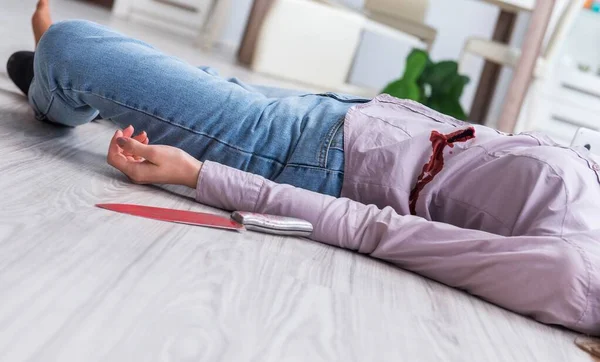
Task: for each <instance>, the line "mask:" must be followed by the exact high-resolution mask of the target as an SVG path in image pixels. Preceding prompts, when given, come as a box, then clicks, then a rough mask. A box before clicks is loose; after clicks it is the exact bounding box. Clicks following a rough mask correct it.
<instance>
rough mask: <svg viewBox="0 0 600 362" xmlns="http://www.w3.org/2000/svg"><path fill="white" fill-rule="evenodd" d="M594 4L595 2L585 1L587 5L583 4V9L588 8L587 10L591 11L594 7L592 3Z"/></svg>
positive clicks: (591, 0)
mask: <svg viewBox="0 0 600 362" xmlns="http://www.w3.org/2000/svg"><path fill="white" fill-rule="evenodd" d="M593 2H594V1H593V0H585V3H584V4H583V7H584V8H586V9H589V8H591V7H592V3H593Z"/></svg>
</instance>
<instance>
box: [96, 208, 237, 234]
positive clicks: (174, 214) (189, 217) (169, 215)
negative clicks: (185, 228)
mask: <svg viewBox="0 0 600 362" xmlns="http://www.w3.org/2000/svg"><path fill="white" fill-rule="evenodd" d="M96 206H97V207H100V208H102V209H106V210H111V211H116V212H120V213H122V214H129V215H134V216H141V217H145V218H148V219H154V220H160V221H168V222H176V223H180V224H189V225H197V226H207V227H211V228H217V229H228V230H239V231H241V230H244V226H243V225H242V224H240V223H238V222H235V221H233V220H231V219H229V218H226V217H223V216H218V215H213V214H207V213H204V212H195V211H187V210H174V209H164V208H162V207H152V206H142V205H131V204H97V205H96Z"/></svg>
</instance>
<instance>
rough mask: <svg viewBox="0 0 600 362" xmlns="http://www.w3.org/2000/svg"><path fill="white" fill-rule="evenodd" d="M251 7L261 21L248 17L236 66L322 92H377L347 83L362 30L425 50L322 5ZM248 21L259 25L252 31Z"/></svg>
mask: <svg viewBox="0 0 600 362" xmlns="http://www.w3.org/2000/svg"><path fill="white" fill-rule="evenodd" d="M257 3H259V1H257V2H256V3H255V7H254V9H253V11H255V16H260V17H262V19H261V20H260V21H258V22H257V21H256V19H255V20H254V21H253V20H252V19H250V21H249V25H248V28H247V30H250V31H254V32H255V34H253V36H252V38H249V36H248V34H246V37H245V39H244V41H247V42H249V43H248V44H244V43H242V45H241V47H240V52H239V54H240V56H241V57H243V58H241V59H240V61H241V62H243V63H247V64H249V65H250V67H251V69H252V70H254V71H257V72H261V73H264V74H269V75H273V76H277V77H281V78H285V79H289V80H295V81H299V82H302V83H305V84H308V85H313V86H318V87H321V88H323V89H326V90H334V91H340V92H344V93H353V94H356V95H363V96H374V95H375V94H376V93H377V90H373V89H366V88H364V87H357V86H353V85H351V84H349V83H348V81H347V79H348V75H349V73H350V70H351V68H352V64H353V59H354V57H355V55H356V51H357V49H358V46H359V44H360V40H361V34H362V32H363V31H365V30H369V31H373V32H376V33H379V34H385V35H386V36H388V37H391V38H393V39H395V40H398V41H400V42H402V43H405V44H410V46H411V47H415V48H421V49H423V48H426V47H427V44H426V43H424V42H423V41H421V40H420V38H418V37H415V36H413V35H410V34H405V33H403V32H400V31H398V30H397V29H396V28H393V27H391V26H389V25H386V24H382V23H379V22H376V21H373V20H372V19H370V18H369V17H367V16H365V15H364V14H362V13H360V12H357V11H354V10H351V9H348V8H346V7H342V6H338V5H336V4H332V3H330V2H328V1H327V2H325V1H312V0H276V1H274V2H272V3H271V4H267V6H268V9H265V8H263V6H262V5H256V4H257ZM263 4H266V2H265V3H263ZM259 12H260V14H258V13H259ZM251 17H252V15H251ZM253 23H259V24H260V27H259V28H253V25H252V24H253ZM250 46H251V47H252V49H250Z"/></svg>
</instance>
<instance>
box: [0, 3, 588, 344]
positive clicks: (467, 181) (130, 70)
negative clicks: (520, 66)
mask: <svg viewBox="0 0 600 362" xmlns="http://www.w3.org/2000/svg"><path fill="white" fill-rule="evenodd" d="M45 1H46V0H42V1H40V4H39V7H38V10H37V11H36V14H35V15H34V19H33V20H34V21H33V23H34V32H35V34H36V39H37V40H39V44H38V45H37V50H36V52H35V59H34V58H33V54H32V53H18V54H15V55H14V56H13V57H12V58H11V60H10V61H9V64H8V68H9V73H10V75H11V78H12V79H14V80H15V83H17V85H18V86H19V87H20V88H21V89H22V90H23V91H24V92H26V93H28V97H29V101H30V103H31V105H32V107H33V109H34V110H35V112H36V115H37V117H38V118H39V119H41V120H47V121H50V122H55V123H61V124H64V125H68V126H78V125H81V124H85V123H87V122H90V121H91V120H93V119H94V118H96V117H97V116H98V115H100V116H101V117H103V118H107V119H111V120H112V121H114V122H115V123H116V124H117V125H119V126H120V127H121V128H123V130H119V131H117V132H116V133H115V135H114V137H113V139H112V141H111V143H110V149H109V151H108V162H109V163H110V164H111V165H112V166H114V167H116V168H117V169H119V170H120V171H122V172H123V173H124V174H126V175H127V176H128V177H129V178H130V179H131V180H133V181H134V182H136V183H161V184H181V185H187V186H189V187H192V188H196V198H197V200H198V201H199V202H201V203H204V204H208V205H212V206H215V207H218V208H222V209H227V210H246V211H255V212H260V213H269V214H278V215H285V216H292V217H298V218H302V219H305V220H308V221H310V222H311V223H312V224H313V225H314V232H313V234H312V238H313V239H314V240H317V241H320V242H323V243H327V244H330V245H335V246H338V247H342V248H347V249H351V250H356V251H358V252H360V253H364V254H368V255H371V256H373V257H375V258H379V259H383V260H386V261H389V262H391V263H394V264H396V265H397V266H399V267H401V268H404V269H407V270H411V271H413V272H416V273H418V274H421V275H424V276H426V277H429V278H432V279H435V280H437V281H440V282H442V283H444V284H447V285H450V286H453V287H456V288H460V289H463V290H466V291H468V292H469V293H472V294H474V295H477V296H479V297H481V298H483V299H486V300H488V301H490V302H493V303H495V304H497V305H500V306H502V307H504V308H507V309H510V310H513V311H515V312H517V313H520V314H523V315H526V316H530V317H532V318H535V319H536V320H538V321H540V322H543V323H548V324H558V325H562V326H565V327H568V328H571V329H573V330H576V331H580V332H584V333H589V334H595V335H600V226H599V225H600V175H599V174H598V169H599V167H598V164H597V163H596V162H595V161H594V160H593V158H592V157H593V156H592V155H591V154H589V153H587V152H586V150H584V149H582V150H573V149H569V148H563V147H559V146H557V145H556V144H554V143H553V142H552V141H550V140H549V139H548V138H546V137H544V136H541V135H533V134H520V135H507V134H503V133H499V132H497V131H495V130H493V129H490V128H486V127H483V126H479V125H470V124H467V123H463V122H459V121H457V120H455V119H453V118H450V117H447V116H444V115H442V114H439V113H436V112H434V111H432V110H430V109H428V108H426V107H424V106H422V105H419V104H417V103H414V102H410V101H405V100H399V99H396V98H393V97H390V96H387V95H381V96H378V97H377V98H375V99H374V100H371V101H369V100H366V99H360V98H352V97H347V96H341V95H336V94H297V93H295V94H294V93H293V92H289V91H283V90H277V89H270V88H262V87H261V88H258V87H251V86H248V85H245V84H242V83H240V82H239V81H237V80H235V79H233V80H229V81H227V80H224V79H221V78H219V77H217V76H216V75H215V74H214V73H213V72H211V71H210V70H209V69H199V68H195V67H193V66H191V65H189V64H186V63H185V62H183V61H181V60H179V59H177V58H174V57H171V56H167V55H164V54H162V53H160V52H159V51H158V50H156V49H154V48H152V47H151V46H149V45H147V44H145V43H143V42H141V41H138V40H134V39H130V38H127V37H125V36H123V35H121V34H119V33H116V32H114V31H112V30H110V29H107V28H105V27H102V26H99V25H96V24H93V23H90V22H85V21H67V22H61V23H57V24H55V25H53V26H52V27H50V28H49V26H50V24H51V21H50V16H49V12H48V7H47V4H46V3H45ZM46 30H47V31H46ZM33 74H35V76H33ZM32 78H33V79H32ZM129 124H132V125H133V127H131V126H129V127H128V125H129ZM134 127H135V128H136V129H139V130H146V131H147V134H146V132H142V133H141V134H140V135H138V136H135V137H133V133H134ZM147 135H150V136H151V137H152V139H153V143H156V144H162V145H148V137H147ZM167 145H169V146H167ZM201 161H203V162H201ZM340 196H341V198H338V197H340ZM406 292H407V293H410V291H408V290H407V291H406Z"/></svg>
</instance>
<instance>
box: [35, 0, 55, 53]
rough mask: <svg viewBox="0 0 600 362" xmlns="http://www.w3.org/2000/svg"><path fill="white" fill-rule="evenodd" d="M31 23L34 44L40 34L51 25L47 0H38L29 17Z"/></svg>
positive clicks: (39, 37) (36, 42)
mask: <svg viewBox="0 0 600 362" xmlns="http://www.w3.org/2000/svg"><path fill="white" fill-rule="evenodd" d="M31 25H32V27H33V35H34V37H35V46H36V47H37V44H38V43H39V42H40V39H41V38H42V35H44V33H45V32H46V30H48V28H49V27H50V25H52V19H51V18H50V7H49V6H48V0H39V1H38V3H37V7H36V9H35V12H34V13H33V16H32V17H31Z"/></svg>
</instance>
